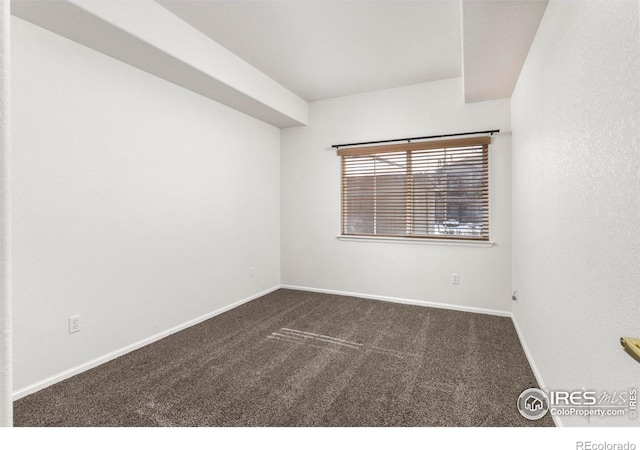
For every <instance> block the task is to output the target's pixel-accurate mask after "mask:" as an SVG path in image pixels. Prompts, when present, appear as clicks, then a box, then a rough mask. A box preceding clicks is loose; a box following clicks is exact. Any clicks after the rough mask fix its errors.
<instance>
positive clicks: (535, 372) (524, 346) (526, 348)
mask: <svg viewBox="0 0 640 450" xmlns="http://www.w3.org/2000/svg"><path fill="white" fill-rule="evenodd" d="M511 320H512V321H513V326H514V328H515V329H516V333H517V334H518V339H520V345H522V349H523V350H524V354H525V356H526V357H527V361H529V366H531V370H532V371H533V376H535V377H536V381H537V382H538V386H540V389H542V390H543V391H546V390H547V385H546V384H545V382H544V380H543V379H542V374H541V373H540V370H539V369H538V366H537V365H536V362H535V361H534V360H533V355H532V354H531V351H530V350H529V346H528V345H527V341H525V340H524V335H523V334H522V331H521V330H520V326H519V325H518V321H517V320H516V317H515V316H514V315H513V314H511ZM549 414H551V413H549ZM551 417H552V418H553V422H554V423H555V424H556V426H557V427H564V424H563V423H562V419H561V418H560V417H556V416H554V415H553V414H551Z"/></svg>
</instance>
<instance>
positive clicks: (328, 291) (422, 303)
mask: <svg viewBox="0 0 640 450" xmlns="http://www.w3.org/2000/svg"><path fill="white" fill-rule="evenodd" d="M280 287H281V288H282V289H293V290H296V291H309V292H318V293H321V294H334V295H344V296H347V297H360V298H366V299H369V300H382V301H385V302H392V303H402V304H404V305H416V306H427V307H429V308H439V309H451V310H454V311H464V312H472V313H477V314H489V315H491V316H501V317H511V312H510V311H500V310H497V309H488V308H476V307H474V306H460V305H451V304H449V303H437V302H428V301H424V300H412V299H407V298H399V297H387V296H384V295H372V294H362V293H359V292H347V291H335V290H333V289H320V288H311V287H306V286H292V285H288V284H283V285H281V286H280Z"/></svg>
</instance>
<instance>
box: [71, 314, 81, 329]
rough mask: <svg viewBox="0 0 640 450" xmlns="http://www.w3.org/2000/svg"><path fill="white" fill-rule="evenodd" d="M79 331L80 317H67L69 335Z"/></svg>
mask: <svg viewBox="0 0 640 450" xmlns="http://www.w3.org/2000/svg"><path fill="white" fill-rule="evenodd" d="M78 331H80V315H77V316H71V317H69V334H72V333H77V332H78Z"/></svg>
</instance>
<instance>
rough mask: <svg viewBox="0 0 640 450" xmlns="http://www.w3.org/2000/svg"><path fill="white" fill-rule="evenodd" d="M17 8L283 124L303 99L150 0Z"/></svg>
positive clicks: (292, 120)
mask: <svg viewBox="0 0 640 450" xmlns="http://www.w3.org/2000/svg"><path fill="white" fill-rule="evenodd" d="M11 12H12V14H13V15H15V16H17V17H20V18H22V19H24V20H27V21H29V22H31V23H34V24H35V25H38V26H40V27H42V28H45V29H47V30H49V31H52V32H54V33H57V34H59V35H61V36H64V37H66V38H68V39H71V40H73V41H76V42H78V43H80V44H82V45H85V46H87V47H90V48H92V49H94V50H97V51H98V52H101V53H103V54H106V55H108V56H111V57H113V58H116V59H118V60H120V61H122V62H125V63H127V64H129V65H131V66H134V67H137V68H139V69H141V70H144V71H146V72H149V73H151V74H153V75H156V76H158V77H160V78H163V79H165V80H167V81H170V82H172V83H175V84H177V85H179V86H182V87H184V88H187V89H189V90H191V91H194V92H197V93H198V94H201V95H203V96H205V97H208V98H211V99H213V100H215V101H217V102H220V103H222V104H225V105H227V106H229V107H231V108H233V109H236V110H238V111H241V112H243V113H246V114H248V115H250V116H252V117H255V118H257V119H260V120H263V121H265V122H267V123H270V124H272V125H275V126H276V127H279V128H286V127H291V126H299V125H306V124H307V123H308V114H309V111H308V110H309V106H308V103H307V102H306V101H304V100H303V99H301V98H300V97H298V96H296V95H295V94H293V93H292V92H291V91H289V90H287V89H286V88H284V87H283V86H282V85H280V84H278V83H277V82H276V81H274V80H273V79H271V78H269V77H268V76H266V75H265V74H264V73H262V72H260V71H259V70H258V69H256V68H254V67H253V66H251V65H250V64H248V63H247V62H246V61H244V60H242V59H240V58H239V57H238V56H236V55H235V54H233V53H231V52H230V51H228V50H227V49H225V48H224V47H222V46H221V45H219V44H218V43H216V42H215V41H213V40H211V39H210V38H208V37H207V36H205V35H204V34H202V33H200V32H199V31H198V30H196V29H195V28H193V27H192V26H191V25H189V24H187V23H186V22H184V21H182V20H181V19H179V18H178V17H176V16H175V15H173V14H172V13H171V12H169V11H168V10H167V9H165V8H163V7H162V6H160V5H159V4H157V3H155V2H153V1H151V0H138V1H135V2H96V1H86V0H65V1H56V2H51V1H29V2H25V1H21V2H18V1H14V2H12V11H11Z"/></svg>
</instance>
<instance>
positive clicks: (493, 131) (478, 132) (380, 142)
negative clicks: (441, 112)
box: [331, 130, 500, 148]
mask: <svg viewBox="0 0 640 450" xmlns="http://www.w3.org/2000/svg"><path fill="white" fill-rule="evenodd" d="M487 133H489V134H491V135H492V136H493V133H500V130H486V131H470V132H468V133H454V134H439V135H434V136H421V137H410V138H402V139H387V140H384V141H369V142H354V143H352V144H337V145H332V146H331V147H333V148H340V147H351V146H353V145H368V144H386V143H389V142H403V141H407V142H411V141H419V140H422V139H436V138H445V137H453V136H468V135H470V134H487Z"/></svg>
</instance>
